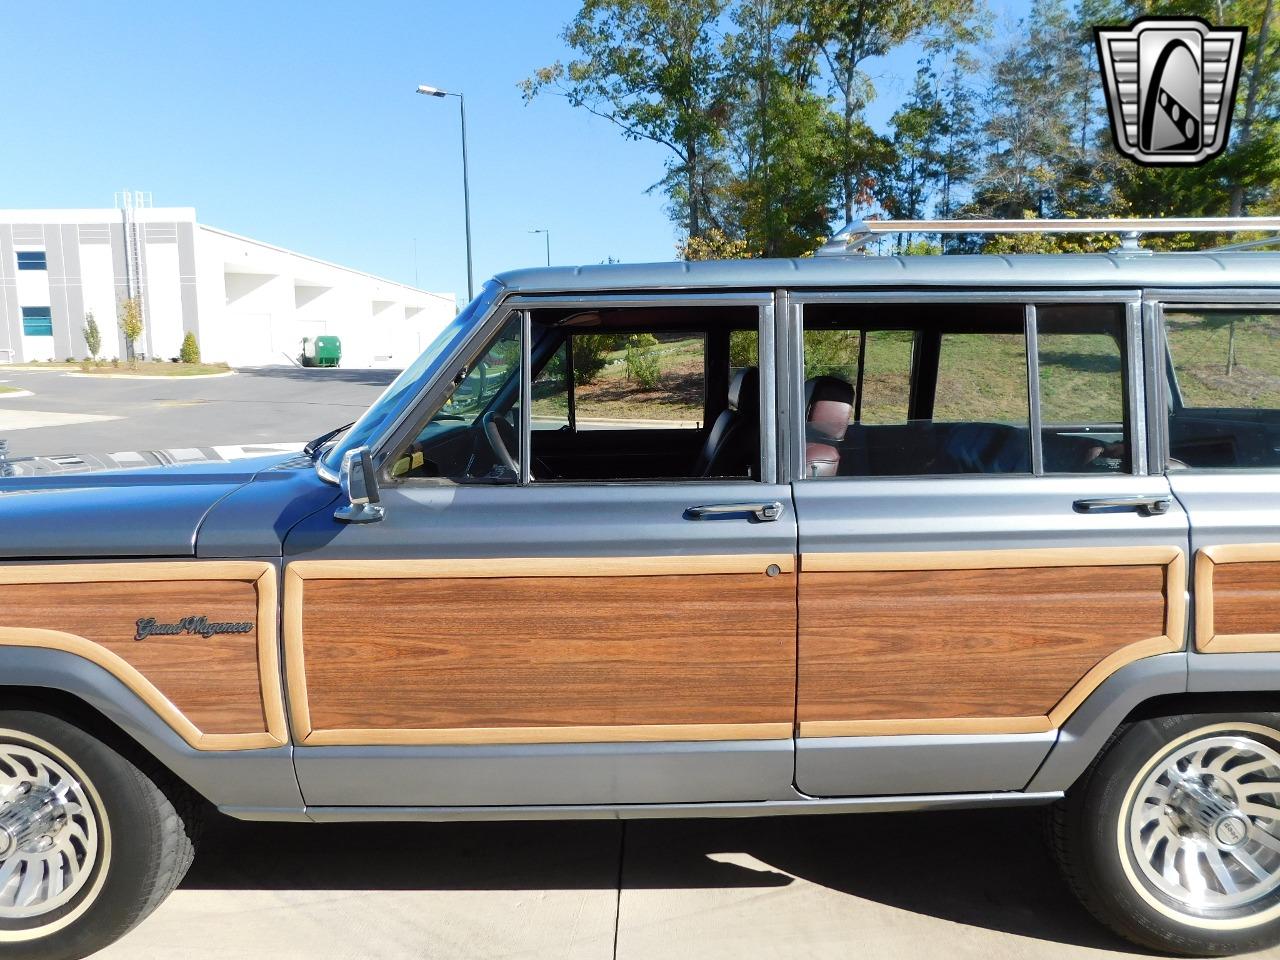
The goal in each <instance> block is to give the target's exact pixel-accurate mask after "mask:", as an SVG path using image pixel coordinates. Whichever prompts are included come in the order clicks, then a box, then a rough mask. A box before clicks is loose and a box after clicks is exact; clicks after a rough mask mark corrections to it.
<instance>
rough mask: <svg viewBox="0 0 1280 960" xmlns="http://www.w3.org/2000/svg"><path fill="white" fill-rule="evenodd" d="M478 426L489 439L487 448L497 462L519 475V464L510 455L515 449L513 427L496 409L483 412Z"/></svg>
mask: <svg viewBox="0 0 1280 960" xmlns="http://www.w3.org/2000/svg"><path fill="white" fill-rule="evenodd" d="M480 426H481V427H482V428H484V438H485V439H486V440H487V441H489V449H490V450H492V451H493V455H494V457H495V458H496V459H497V461H498V463H500V464H502V465H503V466H504V467H506V468H507V469H508V470H510V471H511V472H512V473H514V474H515V475H516V476H517V477H518V476H520V464H518V463H516V458H515V457H513V456H512V455H511V451H512V450H513V449H517V443H516V439H517V438H516V431H515V428H514V427H512V426H511V423H510V422H509V421H508V420H507V418H506V417H504V416H502V414H500V413H498V412H497V411H496V410H490V411H489V412H488V413H486V414H484V416H482V417H481V418H480Z"/></svg>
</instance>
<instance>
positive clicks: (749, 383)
mask: <svg viewBox="0 0 1280 960" xmlns="http://www.w3.org/2000/svg"><path fill="white" fill-rule="evenodd" d="M759 407H760V371H759V370H757V369H756V368H755V367H743V368H742V369H741V370H739V371H738V372H737V373H735V374H734V375H733V376H732V377H731V378H730V379H729V409H730V410H737V411H738V412H739V413H747V414H751V413H755V412H756V410H757V409H759Z"/></svg>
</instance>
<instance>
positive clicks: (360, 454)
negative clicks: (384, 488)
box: [333, 447, 386, 523]
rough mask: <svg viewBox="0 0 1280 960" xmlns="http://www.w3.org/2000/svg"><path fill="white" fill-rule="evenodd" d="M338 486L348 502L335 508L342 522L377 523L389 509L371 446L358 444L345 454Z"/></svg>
mask: <svg viewBox="0 0 1280 960" xmlns="http://www.w3.org/2000/svg"><path fill="white" fill-rule="evenodd" d="M338 486H339V487H341V488H342V495H343V496H344V497H346V499H347V502H346V503H345V504H343V505H342V506H340V507H339V508H338V509H337V510H335V511H334V512H333V517H334V519H335V520H340V521H342V522H343V523H375V522H377V521H378V520H381V519H382V517H383V515H384V514H385V513H386V510H385V509H384V508H383V507H382V494H381V493H379V491H378V472H377V471H376V470H375V469H374V467H373V454H372V453H371V452H370V450H369V448H368V447H356V448H355V449H354V450H348V451H347V452H346V453H345V454H343V456H342V468H341V469H340V470H339V471H338Z"/></svg>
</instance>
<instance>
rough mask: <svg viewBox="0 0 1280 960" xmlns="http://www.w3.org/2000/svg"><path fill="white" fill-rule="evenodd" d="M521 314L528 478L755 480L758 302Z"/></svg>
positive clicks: (757, 467)
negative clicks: (525, 333)
mask: <svg viewBox="0 0 1280 960" xmlns="http://www.w3.org/2000/svg"><path fill="white" fill-rule="evenodd" d="M530 316H531V329H532V331H533V338H534V344H535V347H534V350H533V351H532V355H531V361H532V364H533V366H532V396H533V405H532V407H531V414H532V415H531V417H530V439H529V449H530V456H531V460H530V467H531V469H530V474H531V480H532V482H534V483H556V482H575V483H583V482H594V481H602V482H619V481H650V480H699V479H713V478H717V479H737V480H752V479H755V478H757V477H758V476H759V471H760V433H761V423H760V414H759V409H760V402H759V401H760V385H759V384H760V378H759V365H760V357H759V323H760V309H759V307H757V306H730V305H723V306H722V305H705V306H696V307H695V306H687V305H678V304H677V305H672V306H663V305H657V306H646V307H612V308H611V307H606V306H601V307H599V308H589V307H588V308H574V309H568V308H564V309H535V310H533V311H532V312H531V314H530Z"/></svg>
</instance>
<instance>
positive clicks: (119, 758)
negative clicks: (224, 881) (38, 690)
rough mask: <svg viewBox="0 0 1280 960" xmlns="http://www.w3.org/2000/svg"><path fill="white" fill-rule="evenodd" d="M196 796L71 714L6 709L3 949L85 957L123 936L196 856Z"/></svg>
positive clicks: (0, 805) (2, 738)
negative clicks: (70, 717) (71, 719)
mask: <svg viewBox="0 0 1280 960" xmlns="http://www.w3.org/2000/svg"><path fill="white" fill-rule="evenodd" d="M144 768H145V769H144ZM192 800H193V798H192V796H191V794H190V793H189V791H187V790H186V788H185V787H182V786H181V785H180V784H177V783H175V782H174V781H173V779H172V778H171V777H170V775H169V774H168V773H167V771H165V770H164V769H163V768H161V767H159V766H158V765H152V764H147V763H146V762H145V761H144V762H142V765H141V766H139V764H136V763H135V762H134V761H133V760H131V759H130V758H129V757H127V756H125V754H124V753H121V752H120V751H117V750H116V749H114V748H113V747H111V746H109V745H108V744H107V743H104V742H103V741H102V740H100V739H98V738H97V737H95V736H93V735H92V734H90V733H88V732H87V731H86V730H84V729H82V728H81V727H79V726H76V725H75V724H72V723H70V722H68V721H66V720H63V719H61V718H59V717H55V716H51V715H48V714H44V713H38V712H35V711H28V710H0V955H3V956H4V957H5V958H6V960H8V958H20V960H78V958H80V957H84V956H87V955H88V954H91V953H94V952H95V951H97V950H100V949H102V948H103V947H105V946H107V945H108V944H110V943H112V942H114V941H115V940H117V939H119V938H120V937H122V936H124V934H126V933H127V932H128V931H129V930H130V929H132V928H133V927H134V926H135V925H136V924H138V923H139V922H140V921H141V920H142V919H143V918H145V917H146V916H147V915H148V914H150V913H151V911H152V910H154V909H155V908H156V907H157V906H159V905H160V903H161V902H162V901H163V900H164V899H165V897H167V896H168V895H169V894H170V893H172V892H173V890H174V888H175V887H177V885H178V883H179V882H180V881H181V880H182V878H183V876H184V875H185V874H186V872H187V868H188V867H190V865H191V861H192V858H193V856H194V844H193V837H194V829H195V819H196V818H195V814H194V805H193V802H192Z"/></svg>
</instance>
